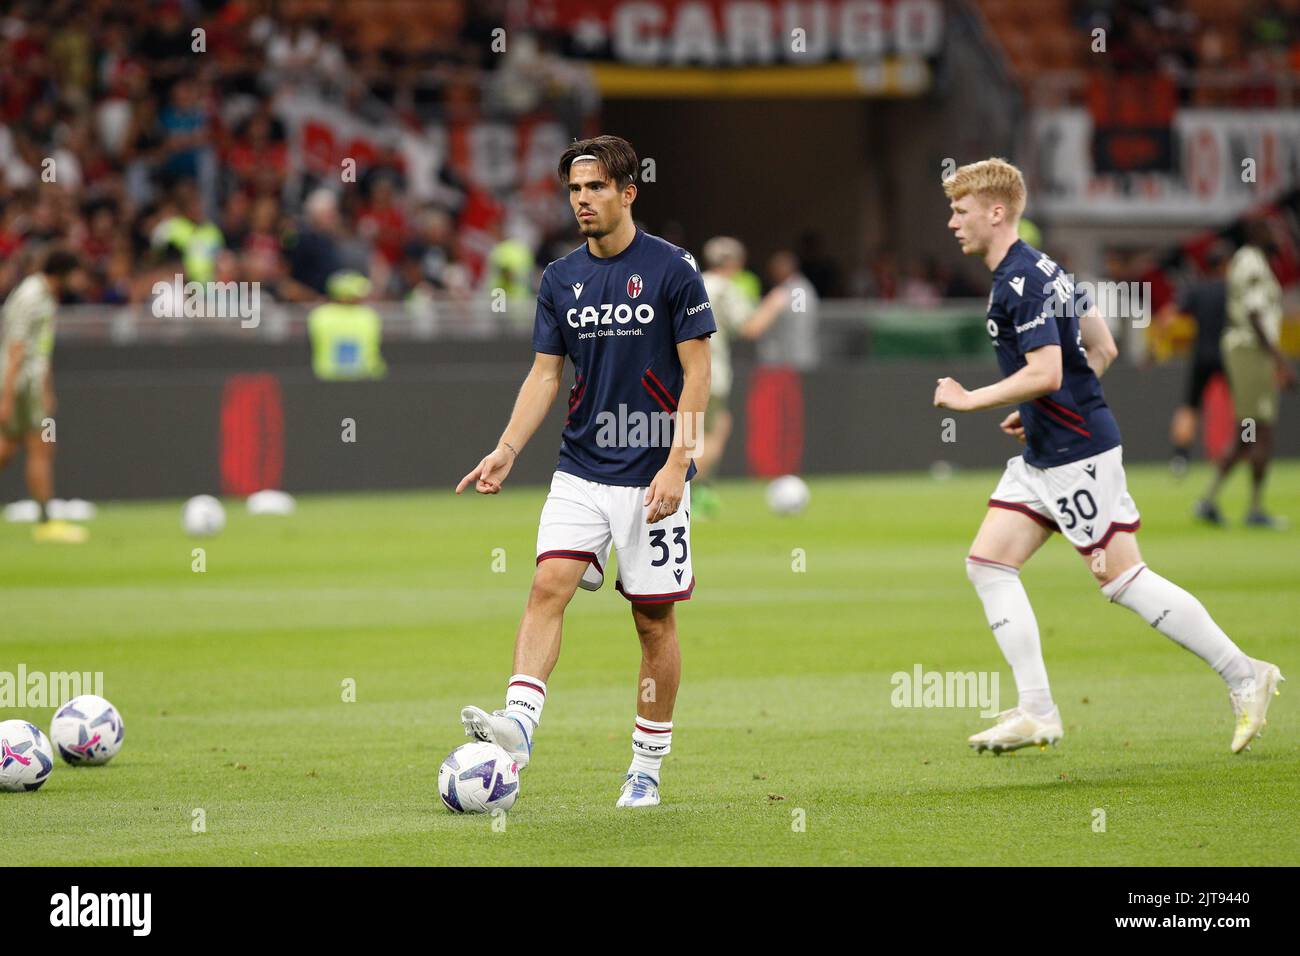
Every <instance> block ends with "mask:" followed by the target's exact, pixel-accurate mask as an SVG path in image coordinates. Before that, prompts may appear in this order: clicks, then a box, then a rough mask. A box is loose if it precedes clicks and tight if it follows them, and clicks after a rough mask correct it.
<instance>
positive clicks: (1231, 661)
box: [934, 159, 1282, 753]
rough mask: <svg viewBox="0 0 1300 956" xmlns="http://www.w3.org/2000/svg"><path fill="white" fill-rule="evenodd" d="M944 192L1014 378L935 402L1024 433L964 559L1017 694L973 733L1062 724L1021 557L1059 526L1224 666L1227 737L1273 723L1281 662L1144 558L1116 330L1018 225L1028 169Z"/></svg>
mask: <svg viewBox="0 0 1300 956" xmlns="http://www.w3.org/2000/svg"><path fill="white" fill-rule="evenodd" d="M944 191H945V192H946V193H947V195H948V198H949V200H951V206H952V217H951V218H950V219H949V220H948V228H949V229H951V230H952V231H953V234H954V235H955V237H956V239H957V241H958V242H959V243H960V244H961V249H962V252H964V253H966V254H967V255H975V256H979V257H980V258H982V259H983V260H984V264H985V265H987V266H988V267H989V269H990V270H991V271H992V272H993V290H992V293H991V294H990V296H989V308H988V331H989V336H990V337H991V339H992V344H993V348H994V351H995V352H996V354H997V359H998V365H999V367H1000V368H1001V370H1002V374H1003V375H1004V376H1005V377H1004V378H1003V379H1002V380H1001V381H1000V382H997V383H995V384H993V385H988V386H985V387H984V388H977V389H974V390H971V391H968V390H967V389H965V388H963V387H962V386H961V385H960V384H959V383H958V382H956V381H955V380H953V379H951V378H941V379H939V382H938V385H937V387H936V388H935V391H934V404H935V405H936V406H938V407H940V408H948V409H952V410H953V411H959V412H969V411H977V410H980V409H985V408H998V407H1001V406H1007V405H1014V406H1016V410H1015V411H1012V412H1011V414H1009V415H1007V417H1006V418H1005V419H1003V421H1002V424H1001V428H1002V430H1003V431H1004V432H1006V433H1007V434H1008V435H1011V436H1013V437H1016V438H1018V439H1019V440H1020V441H1022V442H1024V443H1025V445H1026V450H1025V453H1024V454H1023V455H1018V456H1016V457H1015V458H1012V459H1010V460H1009V461H1008V462H1007V467H1006V471H1005V472H1004V473H1003V475H1002V480H1001V481H1000V482H999V483H998V486H997V489H996V490H995V491H994V492H993V496H992V498H990V499H989V502H988V511H987V513H986V514H985V516H984V523H983V524H982V525H981V526H980V529H979V532H978V534H976V536H975V542H974V544H973V545H972V546H971V550H970V556H969V557H968V558H967V559H966V573H967V575H968V576H969V578H970V580H971V583H972V584H973V585H974V586H975V590H976V592H977V593H978V594H979V597H980V600H981V601H982V602H983V604H984V612H985V615H986V616H987V619H988V623H989V627H991V628H992V629H993V634H994V637H995V638H996V639H997V642H998V646H999V647H1000V648H1001V649H1002V653H1003V655H1004V656H1005V657H1006V659H1007V664H1008V665H1010V667H1011V671H1012V673H1013V674H1014V675H1015V680H1016V688H1017V690H1018V691H1019V696H1020V699H1019V702H1018V705H1017V706H1016V707H1013V708H1011V709H1010V710H1007V711H1004V712H1003V713H1001V714H1000V715H998V720H997V723H996V724H995V726H993V727H992V728H990V729H989V730H986V731H984V732H983V733H978V734H975V735H974V736H972V737H971V738H970V740H969V743H970V745H971V746H972V747H974V748H975V749H976V750H977V751H983V750H986V749H987V750H992V751H993V752H994V753H1000V752H1002V751H1005V750H1016V749H1018V748H1020V747H1025V746H1029V745H1030V744H1038V745H1039V746H1040V747H1045V746H1046V745H1047V744H1048V743H1052V744H1055V743H1056V742H1057V741H1058V740H1059V739H1060V738H1061V737H1062V735H1063V731H1062V728H1061V715H1060V712H1059V711H1058V710H1057V708H1056V705H1055V704H1054V703H1053V702H1052V694H1051V690H1050V688H1049V686H1048V681H1047V669H1046V667H1045V666H1044V664H1043V654H1042V648H1041V646H1040V642H1039V637H1038V624H1037V622H1036V621H1035V620H1034V612H1033V609H1032V608H1031V607H1030V605H1029V598H1028V596H1027V595H1026V594H1025V589H1024V586H1023V585H1022V584H1021V583H1020V568H1021V566H1022V565H1023V564H1024V563H1025V562H1026V561H1028V560H1029V558H1030V557H1032V556H1033V554H1034V552H1036V551H1037V550H1038V549H1039V548H1040V547H1041V546H1042V544H1043V542H1045V541H1046V540H1047V539H1048V537H1049V536H1050V535H1051V533H1052V532H1053V531H1060V532H1061V533H1062V534H1064V535H1065V537H1066V538H1067V539H1069V541H1070V543H1071V544H1072V545H1074V547H1075V548H1076V550H1078V551H1079V553H1080V554H1081V555H1082V556H1083V559H1084V561H1085V562H1087V563H1088V565H1089V567H1090V568H1091V570H1092V573H1093V575H1094V577H1095V578H1096V579H1097V582H1098V584H1100V585H1101V593H1102V594H1103V595H1104V596H1105V597H1106V598H1107V599H1109V600H1110V601H1112V602H1114V603H1116V604H1120V605H1122V606H1123V607H1126V608H1128V609H1129V610H1131V611H1134V612H1135V613H1137V614H1139V615H1141V616H1142V618H1143V619H1144V620H1145V621H1147V622H1148V623H1149V624H1150V625H1151V626H1152V627H1154V628H1155V629H1156V630H1158V631H1159V632H1160V633H1161V634H1164V635H1165V636H1166V637H1168V638H1169V639H1171V640H1173V641H1174V642H1175V643H1178V644H1181V645H1182V646H1183V647H1185V648H1187V649H1188V650H1189V651H1191V652H1192V653H1193V654H1196V655H1197V656H1198V657H1200V658H1201V659H1202V660H1204V661H1205V662H1206V663H1207V664H1209V665H1210V666H1211V667H1212V668H1214V670H1215V671H1216V672H1218V674H1219V676H1220V677H1222V678H1223V680H1224V681H1225V682H1226V683H1227V685H1228V696H1229V702H1230V703H1231V705H1232V709H1233V713H1234V714H1235V715H1236V728H1235V731H1234V733H1233V738H1232V745H1231V749H1232V752H1233V753H1239V752H1241V751H1242V750H1243V749H1245V748H1246V746H1247V745H1248V744H1249V743H1250V742H1251V740H1252V739H1254V738H1255V736H1257V735H1258V734H1259V732H1260V730H1261V728H1262V727H1263V726H1264V718H1265V714H1266V712H1267V710H1268V705H1269V701H1270V700H1271V698H1272V696H1273V694H1274V693H1275V692H1276V688H1277V684H1278V682H1279V681H1280V680H1282V675H1281V673H1280V672H1279V671H1278V669H1277V667H1275V666H1274V665H1273V664H1269V663H1267V662H1265V661H1259V660H1255V659H1253V658H1250V657H1247V656H1246V654H1244V653H1243V652H1242V651H1241V650H1240V648H1238V647H1237V645H1236V644H1234V643H1233V642H1232V640H1231V639H1230V638H1229V637H1228V635H1227V634H1225V633H1224V632H1223V631H1222V630H1221V629H1220V628H1219V626H1218V625H1217V624H1215V623H1214V620H1213V619H1212V618H1211V617H1210V615H1209V613H1208V612H1207V611H1206V610H1205V608H1204V607H1203V606H1202V605H1201V602H1200V601H1198V600H1197V599H1196V598H1195V597H1193V596H1192V595H1190V594H1188V593H1187V592H1186V591H1184V590H1183V589H1182V588H1180V587H1178V585H1176V584H1173V583H1172V582H1170V581H1167V580H1165V579H1164V578H1162V577H1161V576H1160V575H1158V574H1156V573H1155V571H1153V570H1151V569H1150V568H1149V567H1147V565H1146V564H1144V563H1143V561H1142V557H1141V555H1140V553H1139V552H1138V545H1137V537H1136V535H1135V532H1136V531H1137V529H1138V526H1139V524H1140V519H1139V516H1138V511H1137V506H1136V505H1135V504H1134V502H1133V499H1132V498H1131V497H1129V494H1128V491H1127V488H1126V486H1125V479H1124V465H1123V461H1122V457H1121V456H1122V449H1121V445H1120V434H1119V427H1118V426H1117V425H1116V423H1115V418H1114V416H1113V415H1112V414H1111V411H1110V408H1109V407H1108V406H1107V404H1106V399H1105V397H1104V396H1103V395H1102V391H1101V383H1100V382H1099V378H1100V376H1101V375H1102V373H1104V372H1105V371H1106V367H1107V366H1108V365H1109V364H1110V363H1111V361H1113V360H1114V358H1115V356H1116V354H1117V350H1116V347H1115V342H1114V339H1112V338H1111V335H1110V330H1109V329H1107V327H1106V324H1105V322H1104V321H1103V320H1102V319H1101V318H1100V317H1099V316H1098V315H1097V313H1096V312H1095V311H1092V310H1091V309H1090V308H1089V305H1088V302H1087V299H1086V296H1084V295H1083V294H1082V293H1081V292H1079V291H1076V290H1075V288H1074V283H1073V280H1072V279H1071V278H1070V276H1069V275H1067V274H1066V273H1065V272H1063V271H1062V270H1061V268H1060V266H1058V265H1057V264H1056V263H1055V262H1053V261H1052V260H1051V259H1050V258H1049V257H1048V256H1047V255H1046V254H1045V253H1043V252H1039V251H1038V250H1037V249H1034V248H1033V247H1032V246H1030V245H1028V244H1027V243H1025V242H1024V241H1023V240H1021V239H1019V238H1018V237H1017V234H1016V227H1017V223H1018V221H1019V218H1020V214H1021V212H1023V210H1024V208H1025V198H1026V192H1025V181H1024V178H1023V177H1022V176H1021V174H1020V170H1018V169H1017V168H1016V167H1015V166H1012V165H1011V164H1010V163H1008V162H1006V161H1005V160H1001V159H987V160H983V161H982V162H977V163H972V164H970V165H967V166H962V167H961V168H960V169H958V170H957V171H956V173H955V174H954V175H953V176H952V177H951V178H949V179H947V180H946V181H945V182H944ZM1079 316H1081V317H1079Z"/></svg>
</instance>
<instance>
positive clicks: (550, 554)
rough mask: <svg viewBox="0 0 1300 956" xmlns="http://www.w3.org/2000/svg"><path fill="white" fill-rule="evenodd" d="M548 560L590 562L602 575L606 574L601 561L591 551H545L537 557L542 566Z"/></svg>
mask: <svg viewBox="0 0 1300 956" xmlns="http://www.w3.org/2000/svg"><path fill="white" fill-rule="evenodd" d="M547 558H571V559H573V560H574V561H590V562H591V563H592V564H594V565H595V566H596V570H597V571H599V572H600V573H601V574H604V573H605V569H604V568H602V567H601V566H600V559H599V558H597V557H596V555H595V553H594V552H591V551H565V550H564V549H563V548H560V549H557V550H554V551H543V552H542V553H541V554H539V555H538V556H537V563H538V564H541V563H542V562H543V561H545V560H546V559H547Z"/></svg>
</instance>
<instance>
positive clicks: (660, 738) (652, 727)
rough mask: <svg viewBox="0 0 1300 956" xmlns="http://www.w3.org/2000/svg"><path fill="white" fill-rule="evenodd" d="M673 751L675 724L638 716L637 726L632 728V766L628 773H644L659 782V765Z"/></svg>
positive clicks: (669, 721)
mask: <svg viewBox="0 0 1300 956" xmlns="http://www.w3.org/2000/svg"><path fill="white" fill-rule="evenodd" d="M672 749H673V722H672V721H671V720H647V719H646V718H645V717H642V716H641V715H640V714H638V715H637V718H636V725H635V726H634V727H633V728H632V764H631V766H629V767H628V768H627V772H628V773H644V774H646V775H648V776H650V777H653V778H654V781H655V783H658V782H659V765H660V764H662V763H663V760H664V756H665V755H666V754H667V753H668V752H669V751H670V750H672Z"/></svg>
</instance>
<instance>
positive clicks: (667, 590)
mask: <svg viewBox="0 0 1300 956" xmlns="http://www.w3.org/2000/svg"><path fill="white" fill-rule="evenodd" d="M645 493H646V489H645V488H633V487H630V486H626V485H602V484H600V483H598V482H595V481H588V480H586V479H585V478H579V477H578V476H577V475H571V474H569V473H568V472H564V471H557V472H556V473H555V476H554V477H553V478H552V479H551V492H550V494H549V495H547V496H546V504H545V505H543V506H542V519H541V524H540V525H539V526H538V528H537V563H538V564H540V563H541V562H542V561H544V560H546V559H547V558H574V559H577V560H579V561H586V562H588V567H587V570H586V572H584V574H583V575H582V582H581V584H582V587H583V588H585V589H586V590H588V591H595V590H597V589H598V588H599V587H600V585H601V583H602V582H603V581H604V580H605V567H606V565H607V563H608V561H609V552H610V549H611V548H613V549H614V550H615V551H616V553H617V554H618V579H617V580H616V581H615V582H614V586H615V587H616V588H617V589H618V591H619V593H620V594H622V595H623V596H624V597H625V598H627V599H628V600H629V601H632V602H634V603H636V604H664V603H667V602H670V601H685V600H688V599H689V598H690V596H691V592H692V591H693V590H695V574H694V572H693V571H692V569H691V518H690V514H691V483H690V482H689V481H688V482H687V483H686V486H685V490H684V491H683V493H682V503H681V505H679V506H678V508H677V512H676V513H675V514H671V515H669V516H668V517H667V518H664V519H662V520H660V521H657V522H655V523H654V524H646V521H645V519H646V505H645Z"/></svg>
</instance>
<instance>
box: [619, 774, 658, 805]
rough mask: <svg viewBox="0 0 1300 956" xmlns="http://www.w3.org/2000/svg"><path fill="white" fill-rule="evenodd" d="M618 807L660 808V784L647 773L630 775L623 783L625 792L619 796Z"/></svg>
mask: <svg viewBox="0 0 1300 956" xmlns="http://www.w3.org/2000/svg"><path fill="white" fill-rule="evenodd" d="M614 806H616V807H657V806H659V783H658V781H656V780H655V778H654V777H652V776H650V775H649V774H645V773H630V774H628V775H627V779H626V780H624V781H623V792H622V793H621V794H619V797H618V803H616V804H614Z"/></svg>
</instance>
